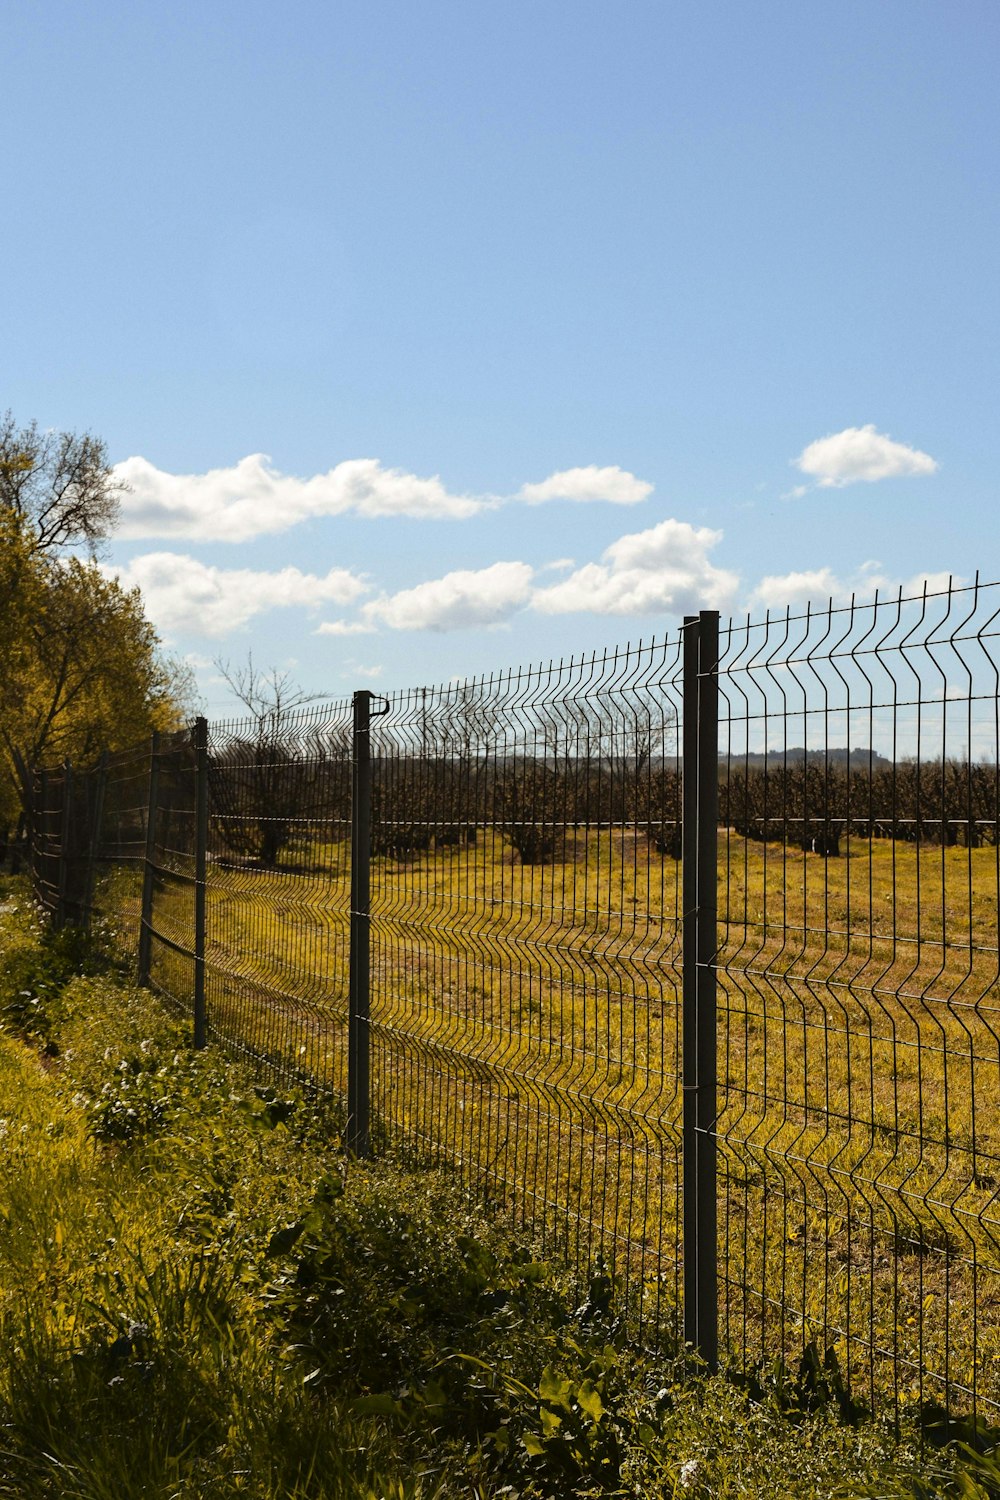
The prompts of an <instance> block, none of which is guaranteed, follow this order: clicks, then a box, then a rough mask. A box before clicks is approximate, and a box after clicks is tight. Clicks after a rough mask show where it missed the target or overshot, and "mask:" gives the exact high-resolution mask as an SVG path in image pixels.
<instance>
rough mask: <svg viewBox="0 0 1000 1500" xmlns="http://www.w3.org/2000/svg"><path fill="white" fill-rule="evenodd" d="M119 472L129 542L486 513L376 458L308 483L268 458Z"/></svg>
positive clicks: (241, 537) (129, 464)
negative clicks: (194, 470)
mask: <svg viewBox="0 0 1000 1500" xmlns="http://www.w3.org/2000/svg"><path fill="white" fill-rule="evenodd" d="M115 472H116V474H117V477H118V478H119V479H122V480H124V481H125V483H126V484H128V485H129V486H130V492H129V493H128V494H126V495H125V496H124V498H123V501H122V515H121V524H120V525H119V528H118V535H119V536H120V537H122V538H124V539H125V540H135V539H136V538H142V537H153V536H158V537H170V536H173V537H185V538H188V539H190V540H192V541H204V542H246V541H249V540H251V538H253V537H257V536H264V535H267V534H269V533H272V532H277V531H287V530H288V528H289V527H290V526H295V525H297V524H298V523H299V522H300V521H306V520H309V519H310V518H312V517H315V516H338V515H344V514H346V513H348V512H353V513H354V514H355V515H359V516H368V517H374V516H414V517H419V518H423V519H442V518H443V519H448V520H461V519H463V518H464V517H466V516H472V515H475V514H476V513H477V512H478V511H480V510H483V509H485V508H486V502H485V501H483V500H476V499H473V498H472V497H471V496H468V495H451V494H449V493H448V491H447V490H446V489H445V487H444V485H443V484H442V483H441V481H440V479H438V478H433V479H420V478H418V476H417V475H415V474H407V473H405V472H404V471H403V470H402V469H384V468H383V467H382V465H381V464H380V463H379V461H378V459H375V458H352V459H347V460H345V461H344V462H343V463H339V464H337V465H336V467H335V468H332V469H330V470H328V472H327V473H325V474H315V475H313V476H312V478H310V479H297V478H296V477H295V476H294V475H290V474H282V473H280V472H279V471H278V470H277V469H275V468H274V467H273V465H272V464H271V461H270V459H269V458H268V457H267V455H266V454H264V453H251V454H249V455H248V457H246V458H242V459H240V461H239V462H238V463H236V464H234V465H233V466H232V467H231V468H228V469H210V470H209V471H208V472H207V473H206V474H168V473H166V472H165V471H164V470H163V469H157V468H156V467H155V466H154V465H153V464H151V463H150V462H149V461H148V460H147V459H145V458H127V459H125V461H124V462H123V463H120V464H118V465H116V469H115Z"/></svg>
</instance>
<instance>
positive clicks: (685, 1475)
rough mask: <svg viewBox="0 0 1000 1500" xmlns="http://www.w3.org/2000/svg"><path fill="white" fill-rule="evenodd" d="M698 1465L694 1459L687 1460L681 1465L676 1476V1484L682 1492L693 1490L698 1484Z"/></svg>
mask: <svg viewBox="0 0 1000 1500" xmlns="http://www.w3.org/2000/svg"><path fill="white" fill-rule="evenodd" d="M699 1470H700V1465H699V1463H698V1460H697V1459H696V1458H687V1459H685V1460H684V1462H683V1463H682V1464H681V1471H680V1473H679V1474H678V1476H677V1483H678V1485H679V1487H680V1488H681V1489H682V1490H693V1489H694V1487H695V1485H696V1484H697V1483H698V1474H699Z"/></svg>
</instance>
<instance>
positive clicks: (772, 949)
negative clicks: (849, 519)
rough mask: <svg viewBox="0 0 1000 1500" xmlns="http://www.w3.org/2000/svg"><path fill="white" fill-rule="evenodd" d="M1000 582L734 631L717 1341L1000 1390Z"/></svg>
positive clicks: (937, 1393)
mask: <svg viewBox="0 0 1000 1500" xmlns="http://www.w3.org/2000/svg"><path fill="white" fill-rule="evenodd" d="M998 609H1000V590H998V589H997V588H996V587H990V588H975V589H970V590H950V589H949V590H946V591H943V592H942V593H940V594H935V595H930V594H928V595H924V596H922V597H921V598H918V599H913V600H909V601H903V600H899V599H889V600H885V601H881V602H878V601H876V602H875V603H872V604H867V605H865V606H851V607H850V608H846V609H841V610H832V609H831V610H827V611H823V612H821V613H819V614H815V613H805V614H803V615H800V616H798V617H794V618H793V617H791V616H788V615H786V616H779V617H777V618H774V617H772V618H768V619H766V620H764V621H763V622H756V623H749V622H748V623H747V624H745V625H732V626H731V627H730V628H729V630H728V631H727V632H725V633H724V635H723V638H722V645H721V654H720V662H719V667H718V674H717V676H718V686H719V693H720V736H721V743H722V746H723V759H722V763H721V776H722V786H721V806H722V819H721V821H722V825H723V832H722V836H721V840H720V852H719V879H720V887H719V891H720V916H721V923H720V931H719V940H720V948H719V953H718V958H717V968H718V979H719V996H718V1005H719V1027H718V1054H719V1078H720V1090H719V1101H718V1123H717V1136H718V1139H719V1142H720V1182H719V1192H720V1215H719V1226H720V1254H721V1267H722V1272H721V1275H722V1296H721V1309H722V1319H723V1326H724V1338H723V1342H724V1345H725V1347H726V1348H727V1349H728V1350H729V1351H730V1356H731V1357H734V1358H736V1359H738V1360H740V1361H742V1362H744V1363H752V1362H753V1361H754V1360H757V1359H760V1358H762V1357H765V1356H768V1355H771V1354H773V1353H775V1352H784V1351H787V1350H788V1349H789V1348H790V1347H792V1348H794V1347H795V1346H796V1345H797V1344H799V1343H800V1342H801V1341H803V1340H804V1339H807V1338H808V1337H809V1336H810V1334H815V1335H816V1336H817V1337H820V1338H823V1339H825V1340H828V1341H831V1342H833V1343H834V1344H835V1346H836V1347H837V1348H838V1352H839V1355H840V1361H841V1365H842V1367H843V1369H844V1371H845V1373H846V1374H847V1375H848V1376H849V1377H850V1381H851V1384H852V1386H853V1387H854V1388H855V1389H858V1388H860V1389H862V1390H866V1391H867V1395H868V1399H869V1400H871V1401H873V1402H874V1401H876V1400H877V1399H879V1398H880V1396H885V1395H889V1396H891V1397H893V1398H895V1399H897V1400H901V1401H904V1402H905V1401H918V1402H921V1403H924V1402H926V1401H930V1400H937V1401H941V1402H943V1403H945V1404H952V1403H957V1404H959V1405H962V1404H973V1405H974V1404H976V1403H978V1404H979V1405H981V1406H989V1407H992V1408H993V1409H996V1408H997V1406H998V1404H1000V1210H998V1183H1000V1111H998V1100H1000V1032H998V1021H1000V1010H998V1006H1000V986H998V978H1000V970H998V944H997V901H998V893H1000V841H998V837H997V827H998V823H997V810H998V792H1000V786H998V776H997V760H998V739H997V723H998V720H997V710H998V699H997V680H998V679H997V666H996V656H997V649H996V637H997V627H996V621H997V618H998Z"/></svg>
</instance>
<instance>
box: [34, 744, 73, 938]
mask: <svg viewBox="0 0 1000 1500" xmlns="http://www.w3.org/2000/svg"><path fill="white" fill-rule="evenodd" d="M65 779H66V771H65V767H64V766H58V767H54V768H53V769H52V770H51V771H49V770H40V771H36V772H35V774H34V777H33V783H32V795H31V807H30V810H29V817H30V843H29V850H28V854H29V868H30V871H31V887H32V893H33V895H34V898H35V900H36V902H37V903H38V905H39V906H40V907H41V909H42V910H43V911H44V912H45V913H46V914H47V915H48V916H49V918H50V919H51V920H53V921H55V920H57V919H58V914H59V897H60V891H61V889H62V883H63V874H62V858H61V856H62V848H63V806H64V801H65V790H66V788H65Z"/></svg>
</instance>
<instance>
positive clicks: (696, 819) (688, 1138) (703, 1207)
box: [682, 610, 719, 1369]
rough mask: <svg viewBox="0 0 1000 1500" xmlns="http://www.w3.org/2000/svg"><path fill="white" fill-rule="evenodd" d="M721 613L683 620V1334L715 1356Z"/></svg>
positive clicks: (711, 1363)
mask: <svg viewBox="0 0 1000 1500" xmlns="http://www.w3.org/2000/svg"><path fill="white" fill-rule="evenodd" d="M718 660H719V616H718V614H717V613H716V612H715V611H714V610H702V612H701V614H700V615H699V616H694V615H688V616H686V617H685V620H684V679H683V681H684V743H683V755H684V812H683V817H684V822H683V877H682V878H683V910H684V925H683V939H682V941H683V983H684V988H683V1030H682V1054H683V1067H682V1073H683V1092H684V1110H683V1125H682V1132H683V1198H684V1223H683V1239H684V1340H685V1343H687V1344H690V1345H691V1346H692V1347H693V1348H694V1349H695V1351H696V1352H697V1353H698V1354H699V1355H700V1356H701V1358H702V1359H703V1360H704V1361H705V1363H706V1364H707V1365H708V1367H709V1368H710V1369H715V1368H716V1366H717V1364H718V1353H719V1293H718V1186H717V1150H716V1137H715V1127H716V1114H717V1102H716V1093H717V1061H716V971H715V960H716V955H717V952H718V925H717V924H718V893H717V881H718V822H719V689H718Z"/></svg>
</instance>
